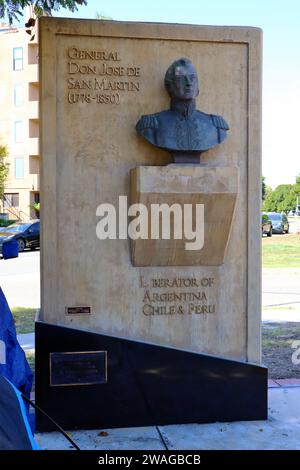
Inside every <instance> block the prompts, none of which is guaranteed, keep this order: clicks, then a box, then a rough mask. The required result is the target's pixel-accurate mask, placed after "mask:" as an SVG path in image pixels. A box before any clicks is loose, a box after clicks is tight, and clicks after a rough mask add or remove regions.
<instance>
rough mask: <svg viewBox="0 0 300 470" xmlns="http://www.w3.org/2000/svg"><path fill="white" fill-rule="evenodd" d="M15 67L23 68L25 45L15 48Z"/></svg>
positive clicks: (16, 68)
mask: <svg viewBox="0 0 300 470" xmlns="http://www.w3.org/2000/svg"><path fill="white" fill-rule="evenodd" d="M13 69H14V70H23V47H14V49H13Z"/></svg>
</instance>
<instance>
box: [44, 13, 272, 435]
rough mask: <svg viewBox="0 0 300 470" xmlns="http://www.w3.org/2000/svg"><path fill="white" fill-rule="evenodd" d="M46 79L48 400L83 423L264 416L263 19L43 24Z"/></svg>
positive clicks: (69, 423)
mask: <svg viewBox="0 0 300 470" xmlns="http://www.w3.org/2000/svg"><path fill="white" fill-rule="evenodd" d="M178 58H182V59H178ZM187 58H188V59H187ZM170 64H171V65H170ZM166 71H167V72H166ZM198 74H199V82H200V85H201V95H200V97H201V106H200V108H201V111H199V110H198V109H197V108H198V103H197V102H196V100H198V98H197V96H198V91H199V82H198ZM40 82H41V99H40V101H41V136H40V137H41V154H42V156H43V157H42V174H41V184H42V193H41V201H42V214H41V223H42V246H41V253H42V265H41V273H42V280H41V295H42V302H41V310H40V313H39V316H38V319H37V322H36V400H37V404H38V405H40V406H41V407H42V408H44V409H45V411H47V412H48V413H49V414H50V415H51V416H53V417H54V418H55V419H56V420H57V421H58V422H59V423H60V424H61V425H63V426H65V427H66V428H69V429H72V428H89V427H96V428H100V427H106V428H108V427H121V426H138V425H150V424H172V423H187V422H212V421H233V420H246V419H249V420H250V419H265V418H266V417H267V370H266V369H265V368H264V367H263V366H262V364H261V339H260V337H261V333H260V322H261V303H260V296H261V284H260V269H261V266H260V243H261V239H260V237H261V234H260V155H261V31H260V30H259V29H256V28H239V27H204V26H190V25H167V24H145V23H144V24H141V23H123V22H111V21H98V20H69V19H55V18H41V21H40ZM170 98H171V105H170ZM199 101H200V98H199ZM161 110H166V111H161ZM211 113H213V114H211ZM223 116H224V117H223ZM229 127H230V129H229ZM153 207H155V208H156V209H158V212H157V213H156V216H157V218H156V219H155V218H154V217H152V216H153V214H154V212H153V213H152V209H153ZM187 208H191V210H190V212H187ZM178 214H179V215H178ZM186 214H188V215H187V216H186ZM142 216H143V217H144V218H143V217H142ZM197 216H199V220H198V218H197ZM164 217H165V219H164ZM166 219H167V220H168V221H169V222H170V224H169V226H170V227H171V228H170V231H169V232H168V230H167V228H168V227H167V225H166V226H165V227H164V226H163V223H164V222H163V221H164V220H166ZM160 224H161V225H160ZM172 224H173V225H172ZM157 225H158V226H159V230H160V231H159V235H158V236H157V233H156V232H155V228H156V227H157ZM187 226H189V229H190V230H189V231H188V230H186V228H187ZM103 227H105V230H103ZM198 229H199V230H200V231H199V234H198V232H197V230H198ZM103 232H104V235H103ZM166 234H167V235H166ZM178 234H179V235H178ZM191 234H192V235H193V236H194V239H192V238H191V236H190V235H191ZM197 234H198V235H199V236H198V235H197ZM37 427H38V429H39V430H47V429H50V427H49V424H48V423H47V422H46V421H45V420H44V419H43V417H42V416H38V420H37Z"/></svg>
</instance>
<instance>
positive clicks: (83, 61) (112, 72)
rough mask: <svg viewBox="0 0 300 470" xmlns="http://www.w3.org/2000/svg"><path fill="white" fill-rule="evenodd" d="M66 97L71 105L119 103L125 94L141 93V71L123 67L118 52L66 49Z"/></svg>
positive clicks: (128, 66) (130, 66) (126, 65)
mask: <svg viewBox="0 0 300 470" xmlns="http://www.w3.org/2000/svg"><path fill="white" fill-rule="evenodd" d="M67 59H68V60H67V80H66V83H67V98H68V102H69V103H70V104H75V103H98V104H113V105H118V104H120V103H121V100H122V95H123V94H124V93H126V92H130V93H137V92H139V91H140V81H139V77H140V76H141V68H140V67H138V66H136V65H132V64H123V63H122V60H121V57H120V54H119V52H118V51H103V50H90V49H78V48H77V47H69V48H68V49H67Z"/></svg>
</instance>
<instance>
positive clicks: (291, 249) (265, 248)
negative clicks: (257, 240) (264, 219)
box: [262, 233, 300, 268]
mask: <svg viewBox="0 0 300 470" xmlns="http://www.w3.org/2000/svg"><path fill="white" fill-rule="evenodd" d="M262 265H263V268H300V235H296V234H293V233H289V234H286V235H273V237H270V238H269V237H263V238H262Z"/></svg>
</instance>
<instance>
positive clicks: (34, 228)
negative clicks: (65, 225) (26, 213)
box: [0, 220, 40, 253]
mask: <svg viewBox="0 0 300 470" xmlns="http://www.w3.org/2000/svg"><path fill="white" fill-rule="evenodd" d="M9 240H17V241H18V245H19V252H20V251H24V249H25V248H30V249H31V250H34V249H35V248H38V247H39V246H40V221H39V220H34V221H31V222H17V223H15V224H13V225H10V226H9V227H6V229H5V230H2V231H0V253H1V252H2V245H3V243H4V242H7V241H9Z"/></svg>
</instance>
